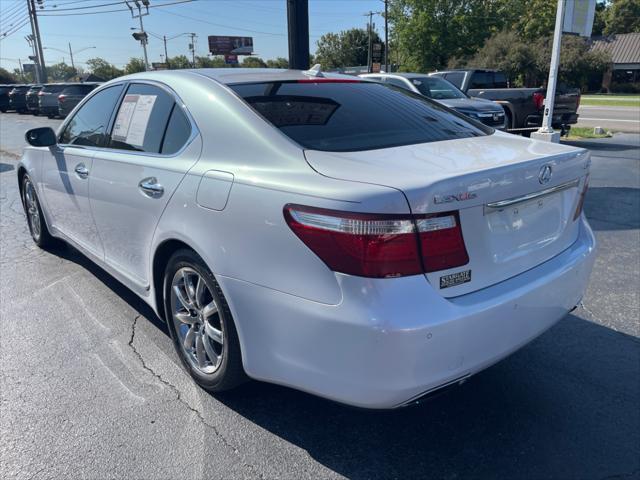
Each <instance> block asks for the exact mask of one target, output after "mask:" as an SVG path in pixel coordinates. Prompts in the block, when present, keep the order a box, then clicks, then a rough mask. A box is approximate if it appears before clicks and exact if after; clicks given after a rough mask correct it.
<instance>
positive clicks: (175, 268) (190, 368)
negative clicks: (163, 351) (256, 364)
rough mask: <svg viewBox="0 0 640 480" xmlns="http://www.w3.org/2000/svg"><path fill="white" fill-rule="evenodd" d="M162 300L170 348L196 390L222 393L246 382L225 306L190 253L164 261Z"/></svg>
mask: <svg viewBox="0 0 640 480" xmlns="http://www.w3.org/2000/svg"><path fill="white" fill-rule="evenodd" d="M199 282H202V283H201V284H200V286H199ZM187 284H188V286H187ZM189 286H190V287H191V288H189ZM176 289H177V291H176ZM178 292H180V293H179V294H178ZM163 300H164V310H165V319H166V321H167V326H168V328H169V332H170V334H171V339H172V340H173V345H174V347H175V349H176V352H177V353H178V356H179V357H180V360H181V362H182V365H183V366H184V368H185V369H186V370H187V372H189V374H190V375H191V376H192V377H193V379H194V380H195V381H196V383H197V384H198V385H200V386H201V387H202V388H204V389H205V390H208V391H210V392H222V391H225V390H230V389H232V388H234V387H236V386H238V385H240V384H241V383H243V382H245V381H246V380H247V377H246V374H245V373H244V369H243V368H242V355H241V351H240V341H239V339H238V333H237V331H236V327H235V324H234V321H233V317H232V315H231V311H230V309H229V305H228V304H227V301H226V299H225V298H224V294H223V293H222V290H220V286H219V285H218V282H216V279H215V277H214V276H213V274H212V273H211V270H209V268H208V267H207V266H206V265H205V263H204V261H203V260H202V259H201V258H200V257H199V256H198V255H197V254H196V253H195V252H193V251H192V250H187V249H182V250H178V251H177V252H175V253H174V254H173V255H172V256H171V258H170V259H169V263H168V264H167V268H166V269H165V275H164V281H163ZM220 340H221V341H220Z"/></svg>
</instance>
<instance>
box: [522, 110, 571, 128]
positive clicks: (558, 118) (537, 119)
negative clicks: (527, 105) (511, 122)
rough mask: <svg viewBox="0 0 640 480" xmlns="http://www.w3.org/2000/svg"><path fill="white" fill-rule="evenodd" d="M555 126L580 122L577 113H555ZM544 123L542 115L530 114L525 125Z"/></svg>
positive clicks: (553, 122) (534, 125)
mask: <svg viewBox="0 0 640 480" xmlns="http://www.w3.org/2000/svg"><path fill="white" fill-rule="evenodd" d="M551 123H552V126H553V128H560V127H561V126H562V125H573V124H575V123H578V114H577V113H559V114H554V115H553V120H552V122H551ZM541 125H542V115H529V116H528V117H527V119H526V120H525V125H524V127H527V128H535V127H540V126H541Z"/></svg>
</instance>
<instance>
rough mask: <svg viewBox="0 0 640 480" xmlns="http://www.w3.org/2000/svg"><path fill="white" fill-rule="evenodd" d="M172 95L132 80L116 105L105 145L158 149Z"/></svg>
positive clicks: (139, 150)
mask: <svg viewBox="0 0 640 480" xmlns="http://www.w3.org/2000/svg"><path fill="white" fill-rule="evenodd" d="M174 104H175V102H174V99H173V96H172V95H170V94H169V93H168V92H167V91H165V90H164V89H162V88H160V87H157V86H155V85H149V84H144V83H133V84H131V85H130V86H129V88H128V90H127V92H126V94H125V95H124V98H123V99H122V103H121V104H120V107H119V108H118V114H117V115H116V120H115V124H114V126H113V131H112V132H111V139H110V142H109V148H115V149H118V150H134V151H138V152H147V153H160V149H161V146H162V139H163V137H164V133H165V130H166V128H167V123H168V122H169V116H170V115H171V111H172V109H173V106H174Z"/></svg>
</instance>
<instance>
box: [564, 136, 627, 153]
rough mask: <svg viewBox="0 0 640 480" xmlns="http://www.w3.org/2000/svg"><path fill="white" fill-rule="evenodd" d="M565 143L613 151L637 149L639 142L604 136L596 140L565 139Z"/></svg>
mask: <svg viewBox="0 0 640 480" xmlns="http://www.w3.org/2000/svg"><path fill="white" fill-rule="evenodd" d="M562 144H563V145H570V146H572V147H580V148H587V149H589V150H592V151H595V152H599V151H601V150H609V151H612V152H624V151H627V150H637V149H638V146H639V145H638V144H637V143H636V144H634V143H632V142H628V143H618V142H616V138H615V137H613V138H604V139H602V140H600V141H594V140H591V141H590V140H563V141H562Z"/></svg>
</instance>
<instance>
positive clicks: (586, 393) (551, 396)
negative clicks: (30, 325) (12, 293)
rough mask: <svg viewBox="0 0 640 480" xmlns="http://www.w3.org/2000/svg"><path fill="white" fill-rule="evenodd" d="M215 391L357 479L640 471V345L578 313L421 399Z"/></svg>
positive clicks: (145, 311)
mask: <svg viewBox="0 0 640 480" xmlns="http://www.w3.org/2000/svg"><path fill="white" fill-rule="evenodd" d="M51 253H53V254H56V255H58V256H60V257H62V258H64V259H66V260H69V261H71V262H74V263H76V264H78V265H80V266H82V267H84V268H85V269H87V270H88V271H89V272H91V273H92V274H93V275H94V276H95V277H96V278H98V279H99V280H100V281H102V282H103V283H104V284H105V286H107V287H108V288H110V289H111V290H112V291H113V292H115V293H116V294H117V295H119V296H120V297H121V298H122V299H123V300H124V301H125V302H127V303H128V304H129V305H130V306H131V307H132V308H133V309H135V310H137V311H138V312H139V313H140V314H142V315H143V316H144V317H146V318H147V319H148V320H149V321H150V322H151V323H152V324H153V325H155V326H156V327H157V328H158V329H160V330H161V331H163V332H164V333H165V334H166V335H168V332H167V329H166V327H165V325H164V323H163V322H162V321H161V320H160V319H158V317H157V316H156V315H155V313H154V312H153V311H152V309H151V308H150V307H148V306H147V305H146V303H144V302H143V301H142V300H141V299H139V298H138V297H137V296H136V295H135V294H133V293H132V292H131V291H129V290H128V289H127V288H126V287H125V286H124V285H122V284H121V283H120V282H118V281H117V280H116V279H115V278H113V277H112V276H111V275H110V274H108V273H107V272H106V271H104V270H102V269H101V268H100V267H99V266H97V265H95V264H94V263H92V262H91V261H90V260H89V259H87V258H86V257H84V255H82V254H81V253H80V252H78V251H77V250H75V249H74V248H73V247H68V246H60V247H56V248H54V249H52V250H51ZM327 348H328V351H327V354H330V351H329V348H330V347H329V346H328V347H327ZM213 397H215V399H216V400H217V401H218V402H221V403H222V404H224V405H225V406H226V407H227V408H230V409H231V410H233V411H234V412H236V413H237V414H239V415H240V416H242V417H244V418H245V419H246V420H247V421H250V422H252V423H253V424H255V425H257V426H258V427H260V429H263V430H265V431H267V432H269V433H270V434H273V435H276V436H278V437H279V438H281V439H283V440H284V441H286V442H288V443H289V444H291V445H294V446H295V447H297V448H299V449H302V450H304V451H305V452H307V453H308V455H309V456H310V457H311V458H313V459H314V460H315V461H316V462H318V463H320V464H322V465H323V466H324V467H326V468H328V469H330V470H332V471H333V472H335V473H337V474H340V475H343V476H345V477H348V478H353V479H371V478H381V479H387V478H416V477H434V478H448V479H457V478H532V479H534V478H535V479H538V478H563V479H565V478H566V479H574V478H576V479H577V478H580V479H583V478H605V477H608V476H612V477H615V476H620V478H626V477H627V476H630V477H633V475H637V472H638V471H639V469H640V459H639V457H638V455H637V453H638V449H637V446H638V445H640V409H638V408H637V402H638V398H640V341H639V340H638V339H637V338H636V337H633V336H630V335H626V334H623V333H619V332H616V331H614V330H611V329H609V328H606V327H604V326H601V325H598V324H596V323H593V322H591V321H587V320H585V319H583V318H581V317H579V316H577V315H571V314H570V315H567V317H565V318H564V319H563V320H562V321H561V322H559V323H558V324H557V325H556V326H555V327H553V328H552V329H551V330H549V331H548V332H547V333H545V334H544V335H542V336H541V337H540V338H538V339H537V340H535V341H534V342H533V343H531V344H530V345H528V346H526V347H525V348H523V349H522V350H520V351H519V352H517V353H515V354H514V355H512V356H511V357H509V358H507V359H505V360H504V361H502V362H500V363H498V364H497V365H495V366H493V367H491V368H490V369H488V370H486V371H484V372H481V373H479V374H477V375H476V376H474V377H472V378H471V379H470V380H469V381H467V382H466V383H465V384H464V385H462V386H459V387H457V388H454V389H452V390H449V391H447V392H446V393H443V394H441V395H439V396H437V397H435V398H432V399H429V400H427V401H425V402H423V403H422V404H420V405H418V406H415V407H408V408H404V409H400V410H392V411H371V410H361V409H356V408H351V407H347V406H344V405H340V404H337V403H334V402H331V401H328V400H324V399H322V398H318V397H315V396H313V395H309V394H306V393H303V392H299V391H296V390H293V389H290V388H286V387H281V386H277V385H271V384H267V383H262V382H257V381H252V382H249V383H247V384H246V385H244V386H242V387H240V388H239V389H237V390H234V391H232V392H227V393H224V394H216V395H213ZM215 404H216V403H215V402H211V403H209V402H207V403H205V411H204V412H203V415H208V413H207V412H206V408H212V407H213V406H214V405H215ZM203 448H204V447H203ZM203 459H204V460H203V462H204V463H206V464H207V465H203V467H204V471H207V470H208V469H212V470H214V469H215V468H214V467H215V464H216V461H217V460H216V459H215V458H210V457H208V456H206V455H204V456H203ZM209 463H211V465H209ZM615 478H617V477H615Z"/></svg>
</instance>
